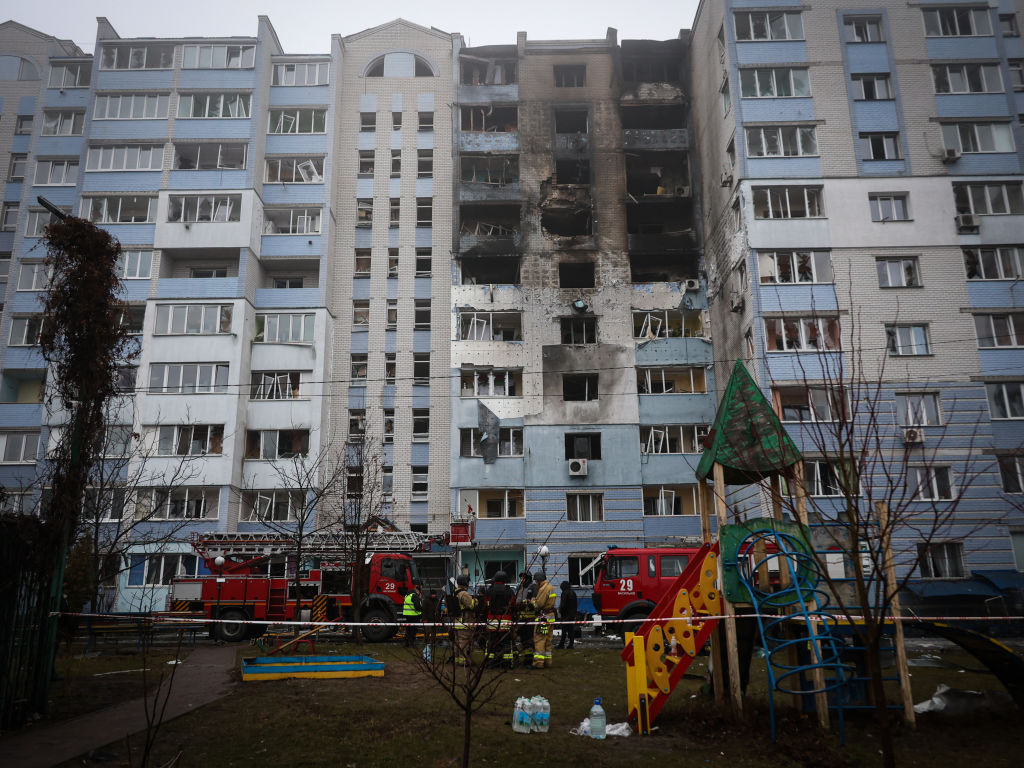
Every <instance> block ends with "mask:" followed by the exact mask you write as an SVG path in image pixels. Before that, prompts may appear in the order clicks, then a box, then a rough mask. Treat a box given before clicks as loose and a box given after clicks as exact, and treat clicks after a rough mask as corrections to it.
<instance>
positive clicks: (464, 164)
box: [460, 155, 519, 187]
mask: <svg viewBox="0 0 1024 768" xmlns="http://www.w3.org/2000/svg"><path fill="white" fill-rule="evenodd" d="M460 178H461V179H462V180H463V181H465V182H473V183H478V184H491V185H493V186H497V187H503V186H505V185H506V184H517V183H518V182H519V155H463V156H462V158H461V177H460Z"/></svg>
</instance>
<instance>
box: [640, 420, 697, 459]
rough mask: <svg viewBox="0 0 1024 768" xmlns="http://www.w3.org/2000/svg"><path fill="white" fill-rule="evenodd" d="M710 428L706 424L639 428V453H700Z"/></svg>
mask: <svg viewBox="0 0 1024 768" xmlns="http://www.w3.org/2000/svg"><path fill="white" fill-rule="evenodd" d="M709 430H710V427H709V426H708V425H707V424H668V425H658V426H652V427H640V452H641V453H700V452H701V451H703V450H704V439H705V438H706V437H707V436H708V431H709Z"/></svg>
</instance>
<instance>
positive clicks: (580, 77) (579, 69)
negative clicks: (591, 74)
mask: <svg viewBox="0 0 1024 768" xmlns="http://www.w3.org/2000/svg"><path fill="white" fill-rule="evenodd" d="M554 74H555V87H556V88H582V87H583V86H584V85H586V80H587V65H586V64H556V65H555V68H554Z"/></svg>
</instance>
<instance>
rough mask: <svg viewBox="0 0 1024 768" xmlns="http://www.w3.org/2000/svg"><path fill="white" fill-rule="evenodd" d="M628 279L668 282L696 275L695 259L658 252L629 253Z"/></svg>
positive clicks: (645, 281)
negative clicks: (656, 253) (663, 254)
mask: <svg viewBox="0 0 1024 768" xmlns="http://www.w3.org/2000/svg"><path fill="white" fill-rule="evenodd" d="M629 270H630V280H631V281H632V282H634V283H669V282H681V281H683V280H693V279H696V277H697V262H696V260H695V259H692V258H686V257H683V256H662V255H660V254H658V255H655V254H636V255H633V254H630V257H629Z"/></svg>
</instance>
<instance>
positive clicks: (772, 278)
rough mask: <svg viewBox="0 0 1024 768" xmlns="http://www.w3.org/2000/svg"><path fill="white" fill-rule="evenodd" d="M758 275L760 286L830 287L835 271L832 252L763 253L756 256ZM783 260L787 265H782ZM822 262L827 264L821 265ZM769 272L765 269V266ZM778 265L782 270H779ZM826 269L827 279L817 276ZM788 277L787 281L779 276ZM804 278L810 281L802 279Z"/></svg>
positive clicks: (833, 280)
mask: <svg viewBox="0 0 1024 768" xmlns="http://www.w3.org/2000/svg"><path fill="white" fill-rule="evenodd" d="M757 258H758V273H759V281H760V284H761V285H776V286H777V285H798V284H800V283H804V284H807V285H831V284H833V283H835V281H836V280H835V270H834V269H833V267H832V251H830V250H808V251H804V250H794V251H764V252H761V253H758V254H757ZM782 258H784V259H785V260H786V261H788V262H789V263H788V264H783V261H782V260H781V259H782ZM823 262H827V263H825V264H823ZM766 263H767V264H768V265H769V266H770V267H771V270H770V271H769V270H766V269H765V264H766ZM780 265H782V266H784V268H782V269H780ZM825 267H827V269H828V279H827V280H826V279H823V278H824V277H825V275H819V272H822V271H823V269H824V268H825ZM786 274H788V275H789V277H790V278H796V279H789V280H780V279H779V276H780V275H782V276H783V277H785V276H786ZM806 276H809V277H810V280H806V279H802V278H804V277H806Z"/></svg>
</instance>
